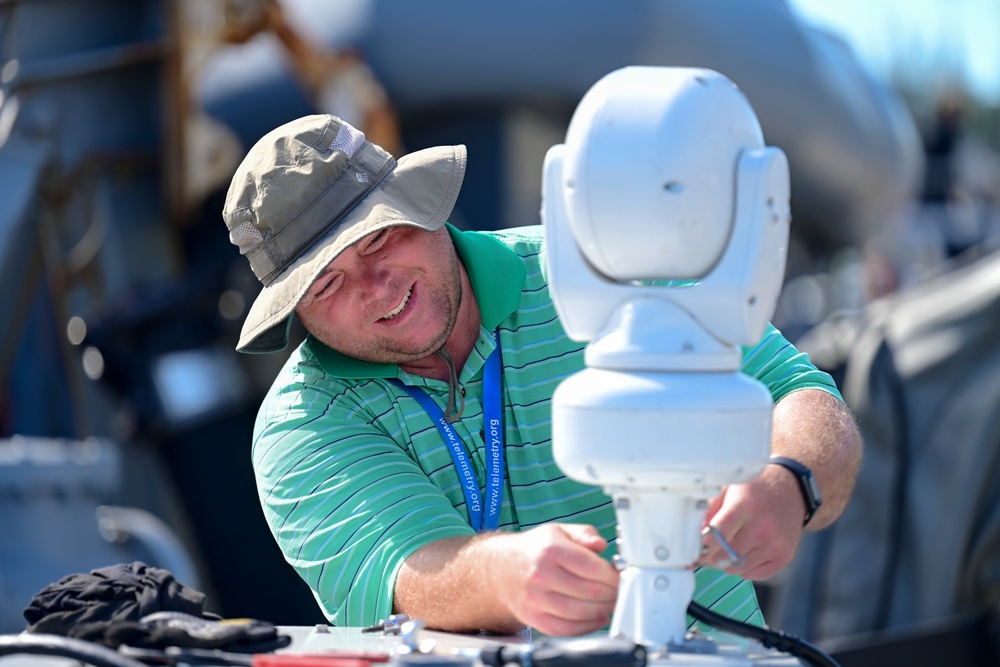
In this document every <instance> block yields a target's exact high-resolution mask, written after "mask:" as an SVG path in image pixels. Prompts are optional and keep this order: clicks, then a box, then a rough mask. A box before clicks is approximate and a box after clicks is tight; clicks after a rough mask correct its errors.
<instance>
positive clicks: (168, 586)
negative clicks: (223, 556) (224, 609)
mask: <svg viewBox="0 0 1000 667" xmlns="http://www.w3.org/2000/svg"><path fill="white" fill-rule="evenodd" d="M204 606H205V594H204V593H202V592H201V591H198V590H195V589H193V588H190V587H188V586H185V585H184V584H182V583H180V582H179V581H177V580H176V579H174V576H173V574H171V573H170V572H169V571H167V570H163V569H160V568H156V567H151V566H149V565H146V564H145V563H141V562H138V561H135V562H132V563H128V564H120V565H112V566H110V567H105V568H101V569H97V570H93V571H91V572H90V573H89V574H71V575H68V576H66V577H63V578H62V579H60V580H59V581H57V582H56V583H54V584H49V585H48V586H46V587H45V588H44V589H42V590H41V591H40V592H39V593H37V594H36V595H35V596H34V597H33V598H32V600H31V603H30V604H29V605H28V607H27V608H26V609H25V610H24V618H25V619H26V620H27V621H28V623H29V625H28V628H27V632H30V633H40V634H51V635H62V636H66V637H72V638H75V639H85V640H89V641H93V642H97V643H100V644H105V645H107V646H110V647H112V648H118V647H119V646H121V645H122V644H128V645H129V646H136V647H143V648H165V647H167V646H180V647H186V648H212V649H222V650H226V651H233V652H244V653H256V652H261V651H272V650H274V649H276V648H281V647H283V646H287V645H288V644H289V642H290V641H291V638H289V637H287V636H281V635H279V634H278V631H277V628H276V627H275V626H274V625H272V624H271V623H268V622H266V621H258V620H255V619H238V620H225V619H220V618H219V616H217V615H215V614H212V613H210V612H206V611H205V609H204Z"/></svg>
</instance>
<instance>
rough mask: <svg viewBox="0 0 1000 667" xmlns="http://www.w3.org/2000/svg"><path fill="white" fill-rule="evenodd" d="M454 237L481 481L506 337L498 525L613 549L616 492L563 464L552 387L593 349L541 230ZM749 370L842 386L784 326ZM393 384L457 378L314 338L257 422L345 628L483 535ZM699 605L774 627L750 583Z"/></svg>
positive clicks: (725, 580) (461, 430)
mask: <svg viewBox="0 0 1000 667" xmlns="http://www.w3.org/2000/svg"><path fill="white" fill-rule="evenodd" d="M449 231H450V233H451V235H452V239H453V240H454V242H455V246H456V248H457V250H458V253H459V255H460V257H461V259H462V262H463V264H464V266H465V268H466V270H467V272H468V274H469V278H470V281H471V283H472V288H473V291H474V292H475V295H476V299H477V301H478V304H479V308H480V312H481V316H482V326H481V331H480V336H479V339H478V341H477V342H476V344H475V347H474V349H473V351H472V353H471V354H470V355H469V358H468V361H467V362H466V364H465V366H464V367H463V368H462V369H461V373H460V375H459V378H458V380H459V384H460V385H461V390H462V391H463V392H464V397H465V409H464V412H463V413H462V416H461V419H459V420H458V421H456V422H455V423H454V424H453V427H454V429H455V431H456V432H457V434H458V436H459V437H460V438H461V439H462V442H463V443H464V444H465V447H466V449H467V450H468V451H469V459H470V462H471V464H472V466H473V467H474V469H475V474H476V477H477V479H478V481H479V484H480V488H483V486H484V485H485V479H486V442H485V441H484V432H483V404H482V402H483V367H484V364H485V361H486V359H487V357H488V356H489V355H490V353H491V352H492V351H493V349H494V347H495V342H494V338H493V335H492V332H493V331H494V330H496V331H498V333H499V344H500V346H501V351H502V359H503V399H504V435H505V438H506V442H505V450H504V455H505V459H506V476H505V479H504V489H503V505H502V507H501V512H500V530H507V531H520V530H528V529H530V528H532V527H535V526H540V525H542V524H545V523H549V522H564V523H588V524H591V525H593V526H595V527H596V528H597V529H598V531H600V533H601V535H602V536H603V537H604V538H605V539H607V540H608V541H609V543H610V544H611V547H610V548H609V549H608V552H607V553H606V554H605V555H606V556H607V557H608V558H610V557H611V556H612V555H613V554H614V552H615V513H614V509H613V507H612V504H611V501H610V498H609V497H608V496H607V495H606V494H605V493H604V491H603V490H602V489H600V488H598V487H594V486H589V485H585V484H581V483H579V482H577V481H574V480H572V479H569V478H568V477H566V475H564V474H563V472H562V471H561V470H560V469H559V467H558V466H557V465H556V463H555V461H554V460H553V455H552V442H551V437H552V422H551V405H550V402H551V398H552V394H553V392H554V390H555V388H556V386H557V385H558V384H559V383H560V382H561V381H562V380H563V379H564V378H566V377H567V376H568V375H570V374H572V373H575V372H577V371H579V370H582V369H583V368H584V361H583V348H584V345H583V344H582V343H578V342H574V341H572V340H570V339H569V338H568V337H567V336H566V334H565V332H564V331H563V328H562V326H561V325H560V323H559V320H558V317H557V314H556V310H555V306H554V304H553V302H552V297H551V295H550V293H549V288H548V284H547V281H546V276H545V259H544V244H543V233H542V229H541V228H540V227H521V228H515V229H511V230H505V231H501V232H460V231H458V230H456V229H454V228H452V227H450V226H449ZM744 371H745V372H746V373H748V374H750V375H752V376H754V377H756V378H758V379H759V380H761V381H762V382H763V383H764V384H765V385H766V386H767V387H768V388H769V390H770V391H771V394H772V396H773V397H774V399H775V400H778V399H780V398H781V397H782V396H785V395H786V394H788V393H789V392H791V391H794V390H796V389H801V388H804V387H816V388H821V389H824V390H827V391H829V392H831V393H833V394H835V395H838V396H839V394H838V393H837V389H836V387H835V386H834V384H833V381H832V379H831V378H830V377H829V376H828V375H827V374H825V373H822V372H821V371H818V370H817V369H816V368H815V367H814V366H813V365H812V364H811V363H810V362H809V359H808V357H807V356H806V355H804V354H801V353H799V352H798V351H797V350H795V349H794V348H793V347H792V346H791V345H790V344H789V343H788V342H787V341H786V340H785V339H784V338H783V337H782V336H781V334H780V333H779V332H778V331H777V330H776V329H774V328H773V327H770V328H769V330H768V332H767V333H766V335H765V337H764V338H763V339H762V340H761V342H760V343H759V344H758V345H756V346H755V347H752V348H746V349H745V350H744ZM393 378H398V379H399V380H401V381H402V382H403V383H405V384H408V385H414V386H418V387H421V388H422V389H423V390H424V391H425V392H426V393H427V394H428V395H429V396H430V397H431V398H432V399H433V400H434V401H435V402H436V403H437V404H438V405H439V406H442V408H443V407H444V405H445V404H446V401H447V397H448V384H447V382H444V381H440V380H435V379H429V378H425V377H420V376H417V375H411V374H408V373H406V372H405V371H403V370H401V369H400V368H399V367H398V366H396V365H394V364H382V365H380V364H371V363H367V362H362V361H359V360H356V359H352V358H349V357H346V356H344V355H341V354H339V353H337V352H335V351H334V350H331V349H330V348H328V347H326V346H324V345H322V344H321V343H319V342H318V341H317V340H315V339H313V338H312V337H309V338H307V339H306V340H305V341H304V342H303V343H302V345H300V346H299V347H298V348H297V349H296V350H295V351H294V352H293V353H292V354H291V357H290V358H289V360H288V362H287V363H286V364H285V365H284V367H283V369H282V370H281V372H280V373H279V375H278V377H277V378H276V380H275V382H274V384H273V386H272V388H271V390H270V391H269V393H268V395H267V397H266V399H265V401H264V403H263V405H262V407H261V409H260V413H259V414H258V418H257V423H256V426H255V432H254V442H253V466H254V470H255V474H256V478H257V486H258V490H259V494H260V501H261V505H262V507H263V510H264V514H265V516H266V519H267V521H268V524H269V525H270V528H271V531H272V532H273V534H274V536H275V539H276V540H277V542H278V544H279V546H280V547H281V549H282V551H283V552H284V555H285V558H286V559H287V560H288V562H289V563H290V564H291V565H292V566H293V567H294V568H295V569H296V570H297V571H298V573H299V574H300V575H301V576H302V578H303V579H304V580H305V581H306V583H308V585H309V587H310V588H311V589H312V591H313V594H314V595H315V597H316V600H317V601H318V603H319V605H320V606H321V607H322V609H323V611H324V613H325V614H326V616H327V617H328V618H329V619H330V621H331V622H332V623H334V624H336V625H346V626H358V625H369V624H372V623H376V622H378V621H379V619H382V618H386V617H388V616H389V615H390V614H391V613H392V596H393V587H394V581H395V577H396V573H397V572H398V570H399V567H400V565H401V564H402V563H403V561H404V560H405V559H406V558H407V556H409V555H410V554H412V553H413V552H414V551H416V550H417V549H419V548H420V547H422V546H424V545H426V544H428V543H430V542H433V541H436V540H440V539H443V538H449V537H458V536H468V535H472V534H473V533H474V530H473V529H472V527H471V526H470V524H469V515H468V512H467V508H466V500H465V495H464V494H463V491H462V485H461V481H460V478H459V475H458V472H457V471H456V469H455V466H454V464H453V462H452V459H451V456H450V454H449V451H448V448H447V447H446V446H445V443H444V441H443V439H442V437H441V434H440V433H439V431H438V430H437V428H436V427H435V425H434V422H433V421H432V419H431V417H430V416H429V415H428V414H427V413H426V412H425V411H424V410H423V409H422V408H421V406H420V405H419V404H418V403H417V402H416V401H415V400H414V399H413V398H411V397H410V396H409V395H407V394H406V393H405V392H404V391H403V390H402V389H401V388H400V387H397V386H395V385H394V384H393V382H392V381H391V380H392V379H393ZM695 599H696V601H698V602H700V603H701V604H703V605H705V606H708V607H709V608H711V609H713V610H714V611H717V612H719V613H723V614H727V615H730V616H732V617H734V618H738V619H739V620H749V621H750V622H753V623H757V624H762V623H763V619H762V617H761V613H760V610H759V608H758V605H757V599H756V595H755V593H754V590H753V586H752V584H751V583H750V582H746V581H743V580H742V579H740V578H739V577H736V576H733V575H727V574H725V573H722V572H718V571H716V570H711V569H708V568H702V569H700V570H698V571H697V573H696V593H695Z"/></svg>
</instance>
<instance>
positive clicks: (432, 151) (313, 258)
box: [236, 145, 466, 354]
mask: <svg viewBox="0 0 1000 667" xmlns="http://www.w3.org/2000/svg"><path fill="white" fill-rule="evenodd" d="M465 163H466V150H465V146H462V145H457V146H436V147H434V148H427V149H424V150H420V151H415V152H413V153H410V154H408V155H404V156H403V157H401V158H400V159H399V160H398V164H397V165H396V167H395V169H393V170H392V171H391V172H389V174H387V175H386V177H385V178H384V179H383V180H382V182H381V183H380V184H379V185H378V187H376V188H375V189H374V190H372V191H371V192H370V193H368V195H367V196H366V197H365V198H364V199H362V200H361V201H360V202H358V204H357V205H356V206H355V207H354V208H353V209H352V210H350V211H349V212H348V213H347V214H346V215H344V216H343V218H342V219H341V220H340V222H339V223H338V224H336V225H333V226H332V227H331V229H330V230H329V231H328V232H327V233H326V234H324V235H323V236H321V237H320V238H319V239H318V240H317V241H316V243H314V244H313V245H312V247H310V248H309V249H308V250H306V252H304V253H303V254H302V255H301V256H300V257H299V258H298V259H296V260H295V261H294V262H292V264H291V265H290V266H289V267H288V268H287V269H285V270H284V271H283V272H282V273H280V274H279V275H278V276H277V277H276V278H275V279H274V280H272V281H271V282H270V283H269V284H268V285H267V286H266V287H264V288H263V289H261V291H260V294H258V295H257V298H256V299H255V300H254V302H253V305H252V306H251V307H250V312H249V313H248V314H247V318H246V320H245V321H244V323H243V330H242V331H241V332H240V340H239V343H238V344H237V345H236V349H237V350H238V351H240V352H246V353H251V354H254V353H256V354H263V353H267V352H279V351H281V350H283V349H285V347H287V346H288V330H289V325H290V319H289V318H290V317H291V315H292V312H293V311H294V310H295V307H296V306H297V305H298V303H299V301H301V300H302V297H304V296H305V294H306V292H307V291H308V290H309V286H310V285H312V284H313V282H315V280H316V278H317V277H319V274H320V273H321V272H322V271H323V269H325V268H326V266H327V265H328V264H329V263H330V262H332V261H333V260H334V259H336V257H337V256H338V255H340V253H342V252H343V251H344V250H345V249H347V247H348V246H350V245H352V244H353V243H356V242H357V241H360V240H361V239H362V238H364V237H365V236H368V235H369V234H373V233H375V232H377V231H379V230H382V229H385V228H386V227H393V226H396V225H408V226H411V227H419V228H420V229H425V230H427V231H436V230H438V229H440V228H441V227H442V226H443V225H444V223H445V222H446V221H447V219H448V216H450V215H451V212H452V209H453V208H454V207H455V201H456V200H457V199H458V193H459V191H460V190H461V187H462V181H463V179H464V178H465Z"/></svg>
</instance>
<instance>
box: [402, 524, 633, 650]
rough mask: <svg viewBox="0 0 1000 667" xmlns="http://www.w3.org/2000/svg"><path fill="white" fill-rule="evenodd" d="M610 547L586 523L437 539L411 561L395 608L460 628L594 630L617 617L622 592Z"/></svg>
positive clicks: (434, 625) (441, 626) (437, 625)
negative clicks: (610, 558) (609, 558)
mask: <svg viewBox="0 0 1000 667" xmlns="http://www.w3.org/2000/svg"><path fill="white" fill-rule="evenodd" d="M606 548H607V542H606V541H605V540H604V539H603V538H602V537H601V536H600V535H599V534H598V532H597V530H596V529H595V528H593V527H592V526H588V525H583V524H548V525H545V526H539V527H537V528H533V529H531V530H527V531H524V532H521V533H506V532H498V533H485V534H481V535H476V536H475V537H472V538H456V539H449V540H442V541H440V542H434V543H432V544H429V545H427V546H425V547H423V548H421V549H420V550H418V551H417V552H416V553H414V554H413V555H411V556H410V558H408V559H407V560H406V562H405V563H404V565H403V567H402V569H401V570H400V573H399V576H398V577H397V580H396V591H395V604H394V605H393V611H394V612H396V613H406V614H408V615H409V616H410V617H411V618H419V619H421V620H423V621H424V622H425V623H426V624H427V627H428V628H429V629H438V630H448V631H454V632H469V631H478V630H487V631H491V632H500V633H513V632H516V631H518V630H520V629H521V628H523V627H525V626H530V627H532V628H535V629H536V630H538V631H540V632H542V633H545V634H548V635H554V636H570V635H581V634H586V633H588V632H594V631H597V630H600V629H602V628H604V627H606V626H607V625H608V624H609V623H610V619H611V613H612V612H613V611H614V606H615V600H616V598H617V595H618V580H619V576H618V571H617V570H616V569H615V568H614V566H612V565H611V564H610V563H609V562H608V561H606V560H605V559H604V558H602V557H601V555H600V554H601V552H603V551H604V550H605V549H606Z"/></svg>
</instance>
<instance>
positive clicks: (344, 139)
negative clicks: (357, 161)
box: [330, 123, 365, 158]
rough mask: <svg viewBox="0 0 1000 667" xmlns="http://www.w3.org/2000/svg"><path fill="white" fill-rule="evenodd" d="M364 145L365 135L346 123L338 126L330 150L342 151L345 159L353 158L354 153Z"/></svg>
mask: <svg viewBox="0 0 1000 667" xmlns="http://www.w3.org/2000/svg"><path fill="white" fill-rule="evenodd" d="M364 143H365V133H364V132H362V131H361V130H358V129H356V128H354V127H352V126H350V125H348V124H347V123H341V124H340V130H339V131H338V132H337V136H335V137H334V138H333V142H332V143H331V144H330V148H331V149H332V150H335V151H344V152H345V153H347V157H349V158H351V157H354V153H355V152H356V151H357V150H358V149H359V148H361V146H362V144H364Z"/></svg>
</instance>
